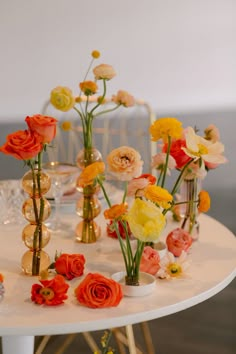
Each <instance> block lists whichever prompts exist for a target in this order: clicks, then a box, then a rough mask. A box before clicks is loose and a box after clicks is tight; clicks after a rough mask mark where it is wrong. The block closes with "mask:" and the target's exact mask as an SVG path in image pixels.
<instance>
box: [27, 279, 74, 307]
mask: <svg viewBox="0 0 236 354" xmlns="http://www.w3.org/2000/svg"><path fill="white" fill-rule="evenodd" d="M40 283H41V284H42V285H40V284H33V285H32V288H31V300H32V301H34V302H35V303H36V304H39V305H42V304H44V305H48V306H56V305H60V304H62V303H63V302H64V300H66V299H67V298H68V296H67V294H66V293H67V290H68V288H69V285H68V284H67V283H66V282H65V279H64V277H63V276H62V275H59V274H58V275H56V276H55V277H54V278H53V279H50V280H40Z"/></svg>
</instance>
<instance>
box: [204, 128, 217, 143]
mask: <svg viewBox="0 0 236 354" xmlns="http://www.w3.org/2000/svg"><path fill="white" fill-rule="evenodd" d="M204 133H205V139H206V140H211V141H212V142H213V143H215V142H216V141H220V132H219V129H218V128H217V127H216V126H215V125H214V124H210V125H208V127H207V128H206V129H205V130H204Z"/></svg>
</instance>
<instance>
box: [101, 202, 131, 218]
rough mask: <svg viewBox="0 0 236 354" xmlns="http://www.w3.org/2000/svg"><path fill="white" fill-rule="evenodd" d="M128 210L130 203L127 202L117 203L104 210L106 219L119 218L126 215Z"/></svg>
mask: <svg viewBox="0 0 236 354" xmlns="http://www.w3.org/2000/svg"><path fill="white" fill-rule="evenodd" d="M127 210H128V205H127V204H126V203H121V204H115V205H113V206H112V207H111V208H110V209H107V210H105V211H104V217H105V219H110V220H114V219H118V218H119V217H121V216H122V215H124V214H125V213H126V212H127Z"/></svg>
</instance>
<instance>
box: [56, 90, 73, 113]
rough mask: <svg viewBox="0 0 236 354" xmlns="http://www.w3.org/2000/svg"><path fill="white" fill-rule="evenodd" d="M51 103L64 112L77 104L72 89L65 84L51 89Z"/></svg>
mask: <svg viewBox="0 0 236 354" xmlns="http://www.w3.org/2000/svg"><path fill="white" fill-rule="evenodd" d="M50 102H51V104H52V105H53V106H54V107H55V108H56V109H58V110H59V111H62V112H67V111H69V110H71V108H73V107H74V105H75V98H74V96H73V93H72V91H71V89H69V88H68V87H64V86H57V87H55V88H54V89H53V90H52V91H51V97H50Z"/></svg>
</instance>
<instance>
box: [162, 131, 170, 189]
mask: <svg viewBox="0 0 236 354" xmlns="http://www.w3.org/2000/svg"><path fill="white" fill-rule="evenodd" d="M170 147H171V137H170V136H169V135H168V147H167V152H166V162H165V165H164V172H163V177H162V182H161V187H162V188H164V185H165V180H166V173H167V168H168V161H169V156H170Z"/></svg>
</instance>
